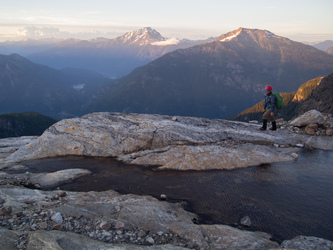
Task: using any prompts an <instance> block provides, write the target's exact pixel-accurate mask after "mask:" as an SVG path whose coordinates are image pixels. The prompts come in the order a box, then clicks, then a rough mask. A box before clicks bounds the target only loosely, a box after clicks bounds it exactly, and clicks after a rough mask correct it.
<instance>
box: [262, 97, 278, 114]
mask: <svg viewBox="0 0 333 250" xmlns="http://www.w3.org/2000/svg"><path fill="white" fill-rule="evenodd" d="M275 103H276V97H275V95H273V94H271V95H270V96H268V95H266V96H265V104H264V109H266V108H267V109H271V112H274V110H275V106H276V105H275Z"/></svg>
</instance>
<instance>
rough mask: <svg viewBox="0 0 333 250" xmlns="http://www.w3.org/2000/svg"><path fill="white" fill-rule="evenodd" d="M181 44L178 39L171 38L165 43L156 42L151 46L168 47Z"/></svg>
mask: <svg viewBox="0 0 333 250" xmlns="http://www.w3.org/2000/svg"><path fill="white" fill-rule="evenodd" d="M178 43H179V40H178V39H177V38H174V37H173V38H170V39H167V40H165V41H161V42H154V43H152V44H151V45H156V46H167V45H176V44H178Z"/></svg>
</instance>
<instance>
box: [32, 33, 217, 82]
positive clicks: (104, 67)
mask: <svg viewBox="0 0 333 250" xmlns="http://www.w3.org/2000/svg"><path fill="white" fill-rule="evenodd" d="M211 40H213V39H208V40H207V41H211ZM201 42H204V41H190V40H187V39H183V40H178V39H176V38H171V39H167V38H165V37H163V36H162V35H161V34H160V33H159V32H157V31H156V30H154V29H152V28H150V27H146V28H143V29H139V30H136V31H132V32H128V33H126V34H124V35H122V36H120V37H117V38H114V39H105V38H96V39H92V40H78V39H67V40H64V41H61V42H59V43H57V44H56V46H55V47H53V48H49V49H46V50H43V51H38V52H35V53H32V54H30V55H28V56H27V58H28V59H30V60H31V61H33V62H36V63H41V64H45V65H47V66H49V67H52V68H56V69H61V68H64V67H75V68H85V69H89V70H93V71H96V72H99V73H101V74H103V75H105V76H107V77H111V78H119V77H121V76H124V75H126V74H129V73H130V72H131V71H132V70H133V69H135V68H137V67H139V66H142V65H145V64H147V63H148V62H151V61H152V60H154V59H156V58H158V57H160V56H162V55H164V54H166V53H168V52H170V51H174V50H176V49H179V48H187V47H191V46H193V45H195V44H199V43H201Z"/></svg>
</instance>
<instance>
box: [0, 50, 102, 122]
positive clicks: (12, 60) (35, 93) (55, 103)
mask: <svg viewBox="0 0 333 250" xmlns="http://www.w3.org/2000/svg"><path fill="white" fill-rule="evenodd" d="M98 77H99V78H98ZM95 78H98V79H100V78H101V75H99V74H97V73H94V72H88V71H83V70H79V71H77V70H69V71H68V69H67V70H62V71H60V70H55V69H52V68H49V67H47V66H44V65H40V64H35V63H32V62H31V61H29V60H28V59H26V58H24V57H21V56H19V55H17V54H13V55H9V56H5V55H0V114H6V113H13V112H26V111H34V112H39V113H41V114H44V115H48V116H51V117H53V118H56V119H61V118H64V117H68V116H70V117H71V116H73V115H74V114H73V112H74V110H75V108H77V107H79V106H80V105H82V103H83V102H84V100H82V98H81V94H80V93H79V92H78V91H77V90H75V89H74V88H73V86H74V85H76V84H79V83H88V82H90V81H93V79H95ZM84 81H85V82H84Z"/></svg>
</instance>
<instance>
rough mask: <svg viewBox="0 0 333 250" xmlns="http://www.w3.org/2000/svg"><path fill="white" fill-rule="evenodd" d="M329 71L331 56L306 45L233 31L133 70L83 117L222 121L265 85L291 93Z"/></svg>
mask: <svg viewBox="0 0 333 250" xmlns="http://www.w3.org/2000/svg"><path fill="white" fill-rule="evenodd" d="M331 72H333V57H331V56H329V55H328V54H326V53H324V52H322V51H320V50H318V49H316V48H314V47H312V46H308V45H305V44H302V43H299V42H294V41H292V40H290V39H287V38H284V37H280V36H277V35H275V34H273V33H271V32H269V31H265V30H258V29H244V28H239V29H237V30H235V31H232V32H229V33H227V34H224V35H222V36H220V37H219V38H217V39H216V40H214V41H213V42H210V43H204V44H200V45H197V46H193V47H190V48H187V49H179V50H176V51H174V52H170V53H168V54H165V55H164V56H162V57H160V58H158V59H156V60H154V61H153V62H151V63H149V64H147V65H145V66H142V67H140V68H137V69H136V70H134V71H133V72H132V73H131V74H129V75H128V76H126V77H124V78H122V79H119V80H116V81H115V83H114V84H116V85H118V86H120V87H119V88H117V89H116V90H114V89H113V90H112V91H110V93H109V94H108V95H107V96H105V97H104V98H103V99H101V100H98V101H96V102H95V104H94V105H91V106H90V107H89V108H87V109H85V112H90V111H119V112H139V113H161V114H171V115H189V116H201V117H208V118H226V117H230V116H234V115H235V114H237V113H239V112H241V111H242V110H244V109H246V108H247V107H250V106H252V105H254V104H255V103H256V102H258V100H262V96H263V88H264V86H265V85H267V84H270V85H273V86H274V89H275V90H276V91H278V92H292V91H296V90H297V89H298V87H299V86H300V84H302V83H304V82H306V81H307V80H309V79H313V78H315V77H320V76H324V75H327V74H329V73H331ZM105 92H107V91H105Z"/></svg>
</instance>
